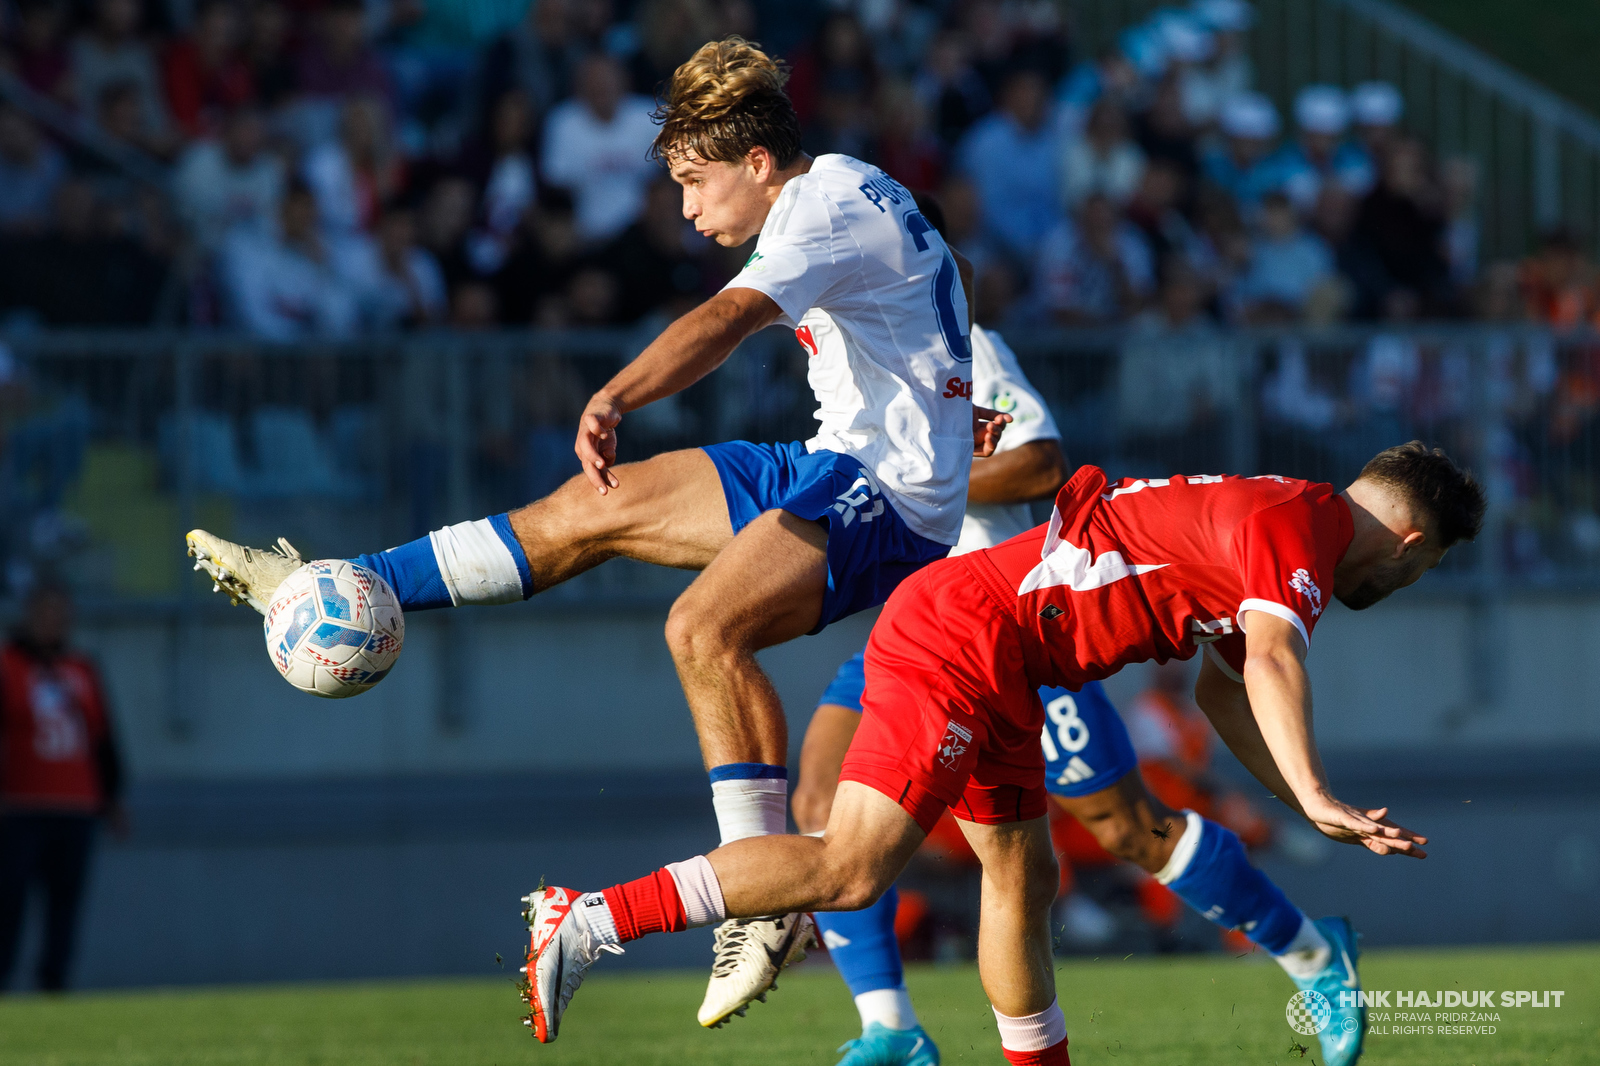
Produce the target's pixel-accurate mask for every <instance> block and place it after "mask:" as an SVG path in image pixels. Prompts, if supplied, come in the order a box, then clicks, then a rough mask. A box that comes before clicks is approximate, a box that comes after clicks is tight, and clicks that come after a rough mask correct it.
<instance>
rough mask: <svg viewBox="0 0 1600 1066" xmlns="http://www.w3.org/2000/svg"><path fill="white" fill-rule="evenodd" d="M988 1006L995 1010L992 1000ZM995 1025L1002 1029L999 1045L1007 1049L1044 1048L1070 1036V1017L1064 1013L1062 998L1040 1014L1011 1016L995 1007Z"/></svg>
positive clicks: (997, 1028)
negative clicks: (1068, 1025) (1068, 1030)
mask: <svg viewBox="0 0 1600 1066" xmlns="http://www.w3.org/2000/svg"><path fill="white" fill-rule="evenodd" d="M989 1009H990V1010H994V1006H993V1004H991V1005H990V1007H989ZM994 1027H995V1029H996V1030H998V1031H999V1033H1000V1046H1001V1047H1003V1048H1005V1049H1006V1050H1007V1051H1043V1050H1044V1049H1045V1048H1049V1047H1055V1046H1056V1045H1057V1044H1059V1043H1061V1041H1063V1040H1065V1039H1066V1038H1067V1019H1066V1016H1065V1015H1063V1014H1062V1013H1061V1002H1060V1000H1054V999H1053V1000H1051V1001H1050V1005H1049V1006H1048V1007H1046V1008H1045V1009H1044V1010H1042V1011H1040V1012H1039V1013H1038V1014H1029V1015H1027V1016H1025V1017H1022V1018H1011V1017H1008V1016H1006V1015H1004V1014H1001V1013H1000V1012H999V1011H997V1010H996V1011H995V1012H994Z"/></svg>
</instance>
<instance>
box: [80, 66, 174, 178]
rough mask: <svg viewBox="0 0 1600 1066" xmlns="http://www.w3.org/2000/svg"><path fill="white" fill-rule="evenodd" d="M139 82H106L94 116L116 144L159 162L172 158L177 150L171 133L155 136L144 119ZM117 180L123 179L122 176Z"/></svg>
mask: <svg viewBox="0 0 1600 1066" xmlns="http://www.w3.org/2000/svg"><path fill="white" fill-rule="evenodd" d="M139 97H140V91H139V85H138V83H137V82H135V81H133V80H131V79H128V80H122V81H110V82H106V83H105V85H104V87H102V88H101V90H100V98H99V99H98V100H97V101H96V107H95V110H94V117H95V122H96V124H98V125H99V127H100V130H101V132H103V133H104V134H105V135H106V136H108V137H110V138H111V139H112V140H113V141H117V142H119V143H121V144H124V145H126V146H128V147H129V148H134V149H137V150H139V151H141V152H148V153H149V154H151V155H153V156H156V157H157V158H159V159H167V158H170V156H171V153H172V152H173V151H174V150H175V149H176V147H177V140H176V138H174V137H172V136H171V135H170V131H169V132H163V133H152V132H151V131H150V127H149V126H148V125H147V124H146V123H145V121H144V119H143V117H142V116H143V114H144V108H143V105H142V104H141V103H140V100H139ZM117 180H121V179H120V177H119V178H118V179H117Z"/></svg>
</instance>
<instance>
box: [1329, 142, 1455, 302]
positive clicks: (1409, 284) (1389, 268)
mask: <svg viewBox="0 0 1600 1066" xmlns="http://www.w3.org/2000/svg"><path fill="white" fill-rule="evenodd" d="M1380 174H1381V177H1380V178H1379V181H1378V184H1377V185H1376V186H1374V188H1373V190H1372V191H1371V192H1370V193H1368V194H1367V196H1366V198H1365V199H1363V200H1362V201H1361V206H1360V208H1359V209H1358V210H1357V212H1356V221H1355V228H1354V230H1353V232H1352V234H1351V240H1352V241H1353V242H1354V243H1355V244H1356V245H1357V246H1358V247H1359V248H1360V249H1361V251H1362V252H1363V253H1364V254H1365V255H1366V256H1367V257H1369V260H1370V263H1371V270H1370V272H1369V273H1368V275H1367V276H1366V277H1364V278H1357V279H1354V280H1356V283H1357V285H1358V287H1359V286H1361V285H1362V284H1363V282H1364V283H1365V285H1366V289H1367V291H1366V292H1365V293H1361V294H1360V295H1359V296H1358V299H1359V302H1360V305H1361V306H1362V307H1363V308H1365V310H1366V313H1367V314H1369V315H1378V316H1385V317H1386V316H1387V314H1388V308H1389V307H1390V305H1391V303H1392V302H1393V301H1395V300H1403V301H1408V302H1410V303H1411V304H1413V305H1415V306H1416V308H1417V309H1418V311H1420V313H1422V314H1424V315H1440V314H1448V313H1450V312H1451V311H1452V310H1453V309H1454V308H1455V304H1456V301H1455V294H1454V291H1453V289H1452V287H1451V284H1450V266H1449V263H1447V262H1446V261H1445V257H1444V232H1445V218H1444V214H1443V211H1442V210H1441V205H1440V198H1439V193H1438V189H1437V188H1436V187H1435V186H1434V184H1433V180H1432V176H1431V175H1430V174H1429V172H1428V158H1427V153H1426V152H1425V150H1424V149H1423V147H1422V146H1421V145H1420V144H1418V143H1417V142H1415V141H1411V140H1398V141H1396V142H1394V144H1392V145H1391V146H1390V147H1389V148H1388V150H1387V151H1386V152H1385V154H1384V156H1383V157H1382V165H1381V169H1380Z"/></svg>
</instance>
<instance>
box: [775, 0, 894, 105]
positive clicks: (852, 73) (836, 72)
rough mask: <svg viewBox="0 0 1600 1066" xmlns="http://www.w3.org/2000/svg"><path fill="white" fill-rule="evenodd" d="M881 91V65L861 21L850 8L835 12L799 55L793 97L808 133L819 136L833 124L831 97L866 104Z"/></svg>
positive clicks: (791, 89)
mask: <svg viewBox="0 0 1600 1066" xmlns="http://www.w3.org/2000/svg"><path fill="white" fill-rule="evenodd" d="M877 90H878V68H877V64H876V62H874V59H873V55H872V46H871V43H870V42H869V41H868V40H867V35H866V31H865V30H863V29H862V28H861V22H860V20H859V19H857V18H856V16H855V15H854V14H852V13H850V12H849V11H834V12H832V13H830V14H829V15H828V16H827V17H826V18H824V19H823V20H822V25H821V26H819V27H818V28H817V34H816V37H815V38H814V43H813V44H812V45H810V46H809V47H807V48H805V49H803V50H802V51H801V53H800V55H799V56H797V57H796V58H795V62H794V67H793V74H792V75H791V77H790V79H789V85H788V91H789V97H790V99H791V100H792V101H793V102H794V110H795V114H796V115H797V116H799V118H800V124H801V127H802V128H803V129H805V130H806V132H808V133H811V134H813V135H815V133H816V131H817V128H818V127H819V125H827V124H828V123H829V117H830V116H829V115H828V114H827V110H828V107H829V99H830V98H832V99H833V101H834V103H833V105H832V106H833V107H834V108H835V109H837V108H838V107H839V106H840V104H839V100H840V99H841V98H843V99H849V100H853V101H856V102H857V103H858V106H865V102H866V101H868V100H871V99H872V97H873V95H874V94H875V93H876V92H877Z"/></svg>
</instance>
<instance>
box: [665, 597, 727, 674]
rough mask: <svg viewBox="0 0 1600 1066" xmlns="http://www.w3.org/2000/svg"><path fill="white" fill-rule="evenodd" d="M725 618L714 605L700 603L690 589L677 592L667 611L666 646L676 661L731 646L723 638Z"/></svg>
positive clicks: (701, 657) (709, 655) (702, 657)
mask: <svg viewBox="0 0 1600 1066" xmlns="http://www.w3.org/2000/svg"><path fill="white" fill-rule="evenodd" d="M724 621H725V619H724V618H723V617H722V614H721V612H720V611H718V610H717V609H716V607H715V606H713V605H711V604H707V603H702V602H701V601H700V599H699V598H698V597H696V596H694V595H693V594H692V593H685V594H683V595H682V596H679V597H678V599H677V600H676V602H674V603H673V605H672V609H671V610H670V611H668V612H667V628H666V638H667V648H668V650H669V651H671V652H672V657H673V658H674V659H676V660H677V661H679V662H684V661H688V660H709V659H713V658H716V657H717V656H719V655H725V654H728V653H729V652H730V650H731V648H730V645H729V642H728V641H727V639H725V633H724V630H725V626H724Z"/></svg>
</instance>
